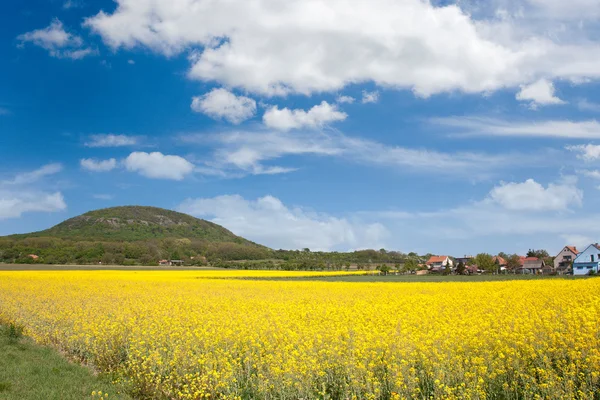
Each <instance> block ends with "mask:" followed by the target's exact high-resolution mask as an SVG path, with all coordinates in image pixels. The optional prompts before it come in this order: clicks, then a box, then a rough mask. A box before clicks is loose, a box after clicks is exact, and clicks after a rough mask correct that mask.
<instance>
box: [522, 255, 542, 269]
mask: <svg viewBox="0 0 600 400" xmlns="http://www.w3.org/2000/svg"><path fill="white" fill-rule="evenodd" d="M544 266H546V264H545V263H544V260H540V259H538V258H537V257H527V258H526V259H525V263H524V264H523V268H543V267H544Z"/></svg>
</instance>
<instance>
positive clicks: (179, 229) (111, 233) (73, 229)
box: [0, 206, 272, 265]
mask: <svg viewBox="0 0 600 400" xmlns="http://www.w3.org/2000/svg"><path fill="white" fill-rule="evenodd" d="M271 256H272V250H271V249H269V248H267V247H264V246H261V245H258V244H256V243H253V242H251V241H249V240H246V239H244V238H242V237H239V236H236V235H234V234H233V233H232V232H231V231H229V230H227V229H225V228H223V227H222V226H220V225H217V224H214V223H212V222H208V221H205V220H203V219H198V218H194V217H192V216H190V215H187V214H182V213H179V212H176V211H171V210H165V209H162V208H156V207H141V206H126V207H113V208H105V209H102V210H95V211H90V212H87V213H85V214H82V215H79V216H77V217H74V218H71V219H68V220H66V221H64V222H61V223H60V224H58V225H56V226H54V227H52V228H50V229H46V230H44V231H39V232H33V233H26V234H19V235H12V236H5V237H0V263H17V264H19V263H41V264H99V263H101V264H104V265H107V264H123V265H156V264H158V260H161V259H177V260H179V259H181V260H184V262H185V264H186V265H205V264H206V263H207V262H220V261H221V260H261V259H267V258H270V257H271Z"/></svg>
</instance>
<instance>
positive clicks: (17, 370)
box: [0, 325, 129, 400]
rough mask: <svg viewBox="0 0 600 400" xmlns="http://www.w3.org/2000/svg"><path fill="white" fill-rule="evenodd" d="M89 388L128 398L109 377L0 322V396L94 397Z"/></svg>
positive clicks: (22, 399)
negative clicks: (73, 361)
mask: <svg viewBox="0 0 600 400" xmlns="http://www.w3.org/2000/svg"><path fill="white" fill-rule="evenodd" d="M93 391H95V392H96V393H97V392H98V391H102V394H103V396H102V398H104V394H105V393H108V397H107V398H108V399H121V400H125V399H129V397H128V396H125V395H123V394H119V393H118V392H117V388H116V387H115V386H114V385H112V383H111V382H110V380H109V379H107V378H105V377H101V376H96V375H94V374H93V372H92V371H91V370H90V369H89V368H86V367H83V366H81V365H77V364H73V363H70V362H69V361H67V360H66V359H64V358H63V357H62V356H61V355H60V354H58V353H57V352H56V351H54V350H53V349H51V348H48V347H44V346H39V345H37V344H35V343H34V342H33V341H32V340H31V339H29V338H27V337H24V336H23V335H22V330H21V329H19V327H15V326H7V325H0V399H3V400H41V399H44V400H82V399H93V398H96V399H98V398H99V397H98V395H97V394H96V396H94V397H93V396H92V392H93Z"/></svg>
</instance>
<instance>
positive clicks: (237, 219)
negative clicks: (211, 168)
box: [178, 195, 388, 250]
mask: <svg viewBox="0 0 600 400" xmlns="http://www.w3.org/2000/svg"><path fill="white" fill-rule="evenodd" d="M178 209H179V210H180V211H182V212H185V213H188V214H191V215H195V216H197V217H202V218H209V219H211V221H213V222H215V223H217V224H219V225H223V226H224V227H226V228H227V229H230V230H231V231H232V232H234V233H235V234H237V235H240V236H243V237H246V238H248V239H250V240H252V241H255V242H258V243H261V244H264V245H266V246H269V247H271V248H275V249H279V248H283V249H301V248H305V247H308V248H310V249H311V250H334V249H335V250H350V249H355V248H358V247H360V248H365V247H368V248H381V247H384V241H385V239H386V238H387V237H388V232H387V230H386V229H385V227H384V226H383V225H381V224H379V223H373V224H364V223H361V222H357V221H352V220H348V219H346V218H338V217H334V216H331V215H327V214H323V213H317V212H314V211H310V210H307V209H305V208H302V207H291V208H290V207H288V206H286V205H284V204H283V203H282V202H281V200H279V199H278V198H276V197H273V196H264V197H261V198H258V199H256V200H246V199H244V198H243V197H241V196H239V195H232V196H218V197H214V198H200V199H188V200H186V201H184V202H183V203H182V204H181V205H180V206H179V208H178Z"/></svg>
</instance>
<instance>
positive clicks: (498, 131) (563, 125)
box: [430, 117, 600, 139]
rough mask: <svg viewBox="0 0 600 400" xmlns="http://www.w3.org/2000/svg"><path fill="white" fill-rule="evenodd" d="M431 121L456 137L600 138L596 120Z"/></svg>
mask: <svg viewBox="0 0 600 400" xmlns="http://www.w3.org/2000/svg"><path fill="white" fill-rule="evenodd" d="M430 122H431V123H433V124H436V125H441V126H444V127H448V128H455V129H456V130H457V131H458V132H457V133H458V134H459V135H469V136H471V135H472V136H524V137H556V138H571V139H600V123H598V121H596V120H595V119H593V120H587V121H568V120H546V121H514V120H501V119H496V118H486V117H447V118H432V119H430Z"/></svg>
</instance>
